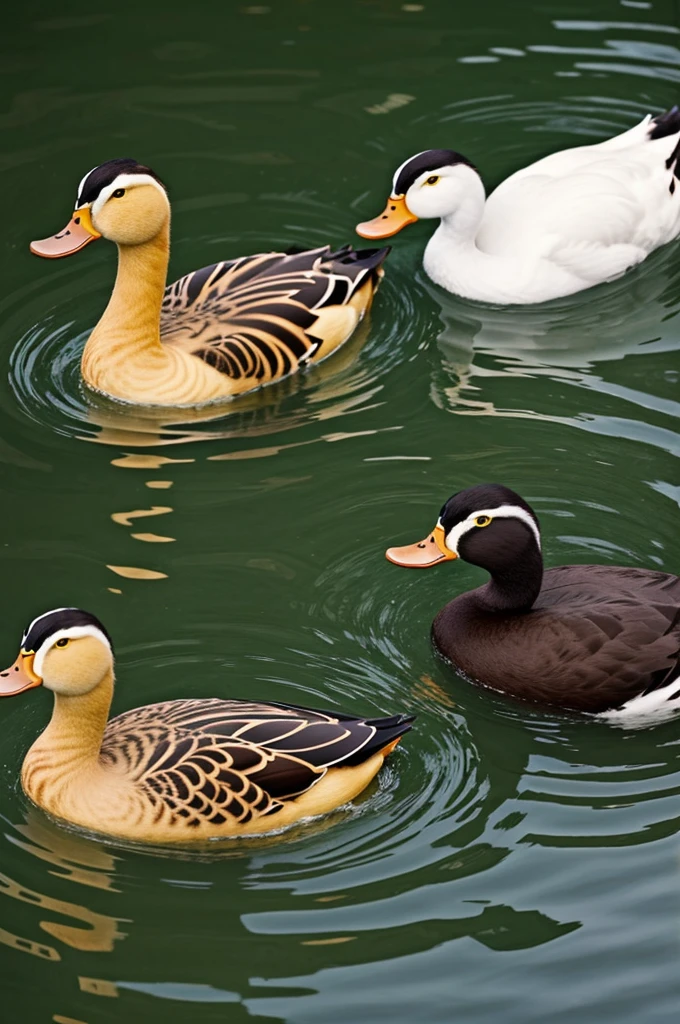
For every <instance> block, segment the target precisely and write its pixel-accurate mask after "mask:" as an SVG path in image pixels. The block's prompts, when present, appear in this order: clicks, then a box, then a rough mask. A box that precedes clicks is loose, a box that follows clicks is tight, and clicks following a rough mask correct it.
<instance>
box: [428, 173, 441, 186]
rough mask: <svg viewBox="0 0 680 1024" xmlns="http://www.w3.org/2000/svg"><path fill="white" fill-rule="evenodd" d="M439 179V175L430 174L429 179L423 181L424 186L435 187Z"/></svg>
mask: <svg viewBox="0 0 680 1024" xmlns="http://www.w3.org/2000/svg"><path fill="white" fill-rule="evenodd" d="M440 177H441V175H440V174H431V175H430V177H429V178H426V179H425V184H426V185H436V184H437V182H438V181H439V179H440Z"/></svg>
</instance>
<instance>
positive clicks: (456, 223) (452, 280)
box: [423, 176, 535, 302]
mask: <svg viewBox="0 0 680 1024" xmlns="http://www.w3.org/2000/svg"><path fill="white" fill-rule="evenodd" d="M485 205H486V194H485V192H484V186H483V185H482V181H481V178H479V177H477V176H475V179H474V180H471V181H470V183H469V186H468V188H467V189H466V191H465V193H464V195H463V196H462V199H461V200H460V202H459V204H458V206H457V207H456V209H455V210H454V211H453V212H452V213H450V214H447V215H446V216H445V217H442V219H441V221H440V223H439V227H438V228H437V230H436V231H435V232H434V234H433V235H432V237H431V239H430V241H429V242H428V244H427V247H426V249H425V254H424V257H423V265H424V267H425V270H426V272H427V274H428V276H429V277H431V278H432V280H433V281H434V282H435V283H436V284H438V285H441V287H442V288H445V289H446V290H447V291H449V292H453V293H454V294H455V295H462V296H463V297H464V298H467V299H473V300H475V301H478V302H516V301H517V298H516V296H517V290H518V288H520V289H522V288H524V287H525V286H526V285H525V281H524V277H525V275H526V269H523V268H522V267H520V266H519V265H518V262H517V260H514V259H510V258H508V257H506V256H499V255H494V254H491V253H487V252H484V251H483V250H482V249H480V248H479V246H478V245H477V236H478V234H479V229H480V226H481V223H482V218H483V216H484V207H485ZM530 269H531V270H532V271H533V270H534V269H535V268H533V267H532V268H530Z"/></svg>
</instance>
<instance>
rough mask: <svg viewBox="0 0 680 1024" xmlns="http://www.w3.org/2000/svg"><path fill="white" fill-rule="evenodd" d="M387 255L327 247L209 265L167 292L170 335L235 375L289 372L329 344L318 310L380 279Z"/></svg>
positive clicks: (254, 377) (164, 314)
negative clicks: (316, 327) (321, 331)
mask: <svg viewBox="0 0 680 1024" xmlns="http://www.w3.org/2000/svg"><path fill="white" fill-rule="evenodd" d="M386 254H387V250H379V251H378V250H367V251H366V252H363V253H362V252H359V253H357V252H355V251H354V250H352V249H351V248H350V247H349V246H347V247H346V248H345V249H342V250H339V251H338V252H337V253H331V252H330V249H329V247H328V246H326V247H324V248H321V249H312V250H309V251H306V252H302V253H290V254H287V253H261V254H258V255H256V256H247V257H243V258H241V259H238V260H232V261H230V262H221V263H215V264H213V265H212V266H208V267H203V268H202V269H201V270H196V271H194V272H193V273H191V274H187V275H186V276H185V277H182V278H180V279H179V280H178V281H175V283H174V284H171V285H169V286H168V288H167V289H166V292H165V297H164V299H163V308H162V311H161V334H162V337H163V340H164V342H165V343H167V344H170V345H177V346H180V347H182V348H184V349H185V350H186V351H188V352H191V353H192V354H193V355H196V356H198V357H199V358H200V359H203V360H204V361H205V362H207V363H208V364H209V365H210V366H213V367H214V368H215V369H217V370H219V371H220V372H221V373H224V374H226V375H227V376H229V377H231V378H233V379H235V380H244V379H248V380H251V381H252V382H254V383H255V384H257V383H260V384H264V383H267V382H269V381H271V380H275V379H278V378H279V377H283V376H286V375H287V374H288V373H290V372H291V371H292V370H295V369H297V368H298V366H300V364H302V363H304V362H306V361H307V360H309V359H311V358H312V357H313V356H314V353H315V352H316V350H317V349H318V348H319V346H320V344H321V343H322V341H323V338H322V337H320V336H317V335H315V333H314V325H315V324H316V323H317V320H318V315H317V313H316V312H315V311H316V310H321V309H325V308H328V307H330V306H337V305H345V304H347V303H348V302H349V301H350V300H351V298H352V296H353V295H355V294H356V292H357V290H358V289H359V288H360V287H361V285H362V284H363V283H364V282H365V281H366V280H367V279H368V278H370V279H372V280H373V281H374V283H375V282H377V277H378V275H379V273H380V271H379V267H380V264H381V263H382V262H383V260H384V258H385V256H386Z"/></svg>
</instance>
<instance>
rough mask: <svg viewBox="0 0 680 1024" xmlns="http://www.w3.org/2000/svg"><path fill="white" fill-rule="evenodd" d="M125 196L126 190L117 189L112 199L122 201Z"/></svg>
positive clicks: (112, 194)
mask: <svg viewBox="0 0 680 1024" xmlns="http://www.w3.org/2000/svg"><path fill="white" fill-rule="evenodd" d="M124 195H125V189H124V188H117V189H116V191H115V192H112V193H111V198H112V199H122V198H123V196H124Z"/></svg>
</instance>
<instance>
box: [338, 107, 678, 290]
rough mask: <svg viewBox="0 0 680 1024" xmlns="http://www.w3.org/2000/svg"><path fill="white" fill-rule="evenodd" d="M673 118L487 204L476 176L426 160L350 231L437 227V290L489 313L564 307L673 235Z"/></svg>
mask: <svg viewBox="0 0 680 1024" xmlns="http://www.w3.org/2000/svg"><path fill="white" fill-rule="evenodd" d="M679 155H680V110H679V109H678V107H677V106H676V107H673V108H672V109H671V110H669V111H668V112H666V113H664V114H659V115H657V116H656V117H652V115H651V114H648V115H647V116H646V117H645V118H644V119H643V120H642V121H641V122H640V123H639V124H637V125H636V126H635V127H634V128H630V129H629V130H628V131H625V132H623V133H622V134H620V135H616V136H614V137H613V138H610V139H607V140H606V141H604V142H599V143H596V144H595V145H589V146H577V147H575V148H572V149H564V150H561V151H559V152H557V153H552V154H551V155H549V156H546V157H544V158H543V159H541V160H538V161H536V162H535V163H533V164H530V165H529V166H528V167H524V168H522V169H521V170H519V171H516V172H515V173H514V174H512V175H511V176H510V177H509V178H507V179H506V180H505V181H503V182H502V183H501V184H500V185H499V186H498V187H497V188H496V189H495V191H493V192H492V193H491V194H490V195H489V196H488V198H487V196H486V193H485V189H484V185H483V183H482V179H481V177H480V174H479V172H478V170H477V168H476V166H475V165H474V164H473V163H472V161H470V160H469V159H468V158H467V157H465V156H463V155H462V154H461V153H457V152H455V151H453V150H448V149H428V150H425V151H424V152H422V153H418V154H416V155H415V156H412V157H410V158H409V159H408V160H406V161H404V163H402V164H401V166H400V167H399V168H398V169H397V171H396V173H395V175H394V178H393V182H392V194H391V196H390V198H389V200H388V203H387V206H386V207H385V210H384V212H383V213H382V214H380V215H379V216H378V217H375V218H374V219H373V220H370V221H365V222H363V223H361V224H359V225H358V226H357V228H356V230H357V233H358V234H359V235H360V236H361V237H362V238H370V239H376V238H387V237H389V236H391V235H394V234H396V233H397V232H398V231H401V230H402V228H404V227H406V226H407V225H408V224H411V223H413V222H414V221H417V220H420V219H421V218H439V219H440V223H439V227H438V228H437V230H436V231H435V233H434V234H433V235H432V237H431V239H430V241H429V242H428V244H427V247H426V249H425V256H424V260H423V265H424V268H425V272H426V273H427V274H428V276H429V277H430V278H431V279H432V280H433V281H434V282H435V283H436V284H438V285H440V286H441V287H442V288H445V289H446V290H447V291H449V292H453V293H454V294H455V295H459V296H461V297H463V298H465V299H471V300H473V301H477V302H486V303H493V304H496V305H513V304H529V303H538V302H547V301H549V300H551V299H558V298H562V297H564V296H567V295H573V294H574V293H575V292H580V291H582V290H584V289H587V288H591V287H593V286H594V285H597V284H601V283H603V282H606V281H613V280H614V279H615V278H618V277H620V276H621V275H622V274H625V273H626V271H627V270H629V269H631V268H632V267H635V266H636V265H637V264H638V263H641V262H642V260H644V259H645V258H646V257H647V256H648V255H649V254H650V253H651V252H653V251H654V250H655V249H657V248H658V247H659V246H661V245H665V244H666V243H667V242H671V241H672V240H673V239H675V238H677V236H678V234H680V190H678V189H677V185H678V177H680V170H679V167H678V156H679Z"/></svg>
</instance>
